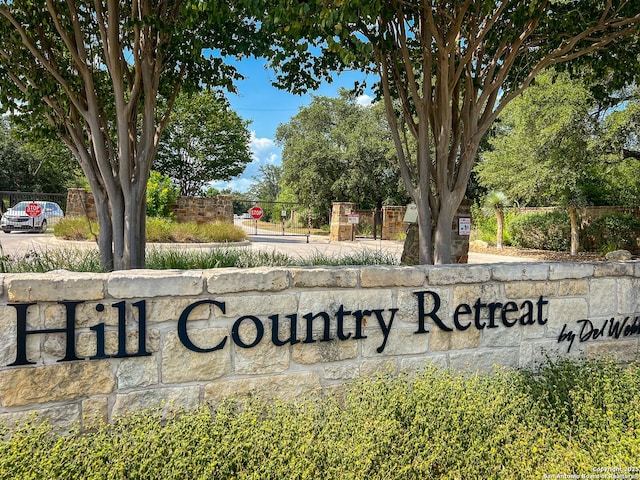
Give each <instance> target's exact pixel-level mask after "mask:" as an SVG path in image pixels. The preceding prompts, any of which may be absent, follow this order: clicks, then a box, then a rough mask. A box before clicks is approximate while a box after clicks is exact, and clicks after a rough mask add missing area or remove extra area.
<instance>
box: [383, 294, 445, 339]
mask: <svg viewBox="0 0 640 480" xmlns="http://www.w3.org/2000/svg"><path fill="white" fill-rule="evenodd" d="M417 291H427V292H433V293H430V294H425V295H424V296H423V298H424V312H425V313H429V312H432V311H433V310H434V308H435V299H436V298H438V299H439V301H440V307H439V308H438V310H437V312H435V313H436V314H437V315H438V317H439V318H441V319H443V321H444V320H446V319H449V318H451V315H452V311H453V310H452V308H451V304H452V301H451V292H452V289H451V288H443V287H437V288H432V287H427V288H425V289H424V290H416V289H412V290H400V291H399V292H398V294H397V300H396V302H397V304H396V306H397V308H398V313H397V314H396V319H395V322H397V323H409V324H414V325H415V326H416V329H417V327H418V321H419V313H420V311H419V299H420V297H418V296H417V295H416V292H417ZM394 324H395V323H394ZM425 325H427V326H433V325H434V323H433V320H432V319H431V318H429V317H427V318H426V320H425ZM427 328H428V327H427Z"/></svg>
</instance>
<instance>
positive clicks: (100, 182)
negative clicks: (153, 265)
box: [0, 0, 260, 270]
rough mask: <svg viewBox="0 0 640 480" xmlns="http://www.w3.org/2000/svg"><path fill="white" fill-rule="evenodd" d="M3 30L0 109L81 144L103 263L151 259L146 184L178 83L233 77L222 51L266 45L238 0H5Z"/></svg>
mask: <svg viewBox="0 0 640 480" xmlns="http://www.w3.org/2000/svg"><path fill="white" fill-rule="evenodd" d="M0 32H1V35H2V41H1V42H0V106H1V107H2V110H3V111H5V112H6V111H9V112H11V113H13V114H14V117H15V118H16V119H18V120H21V121H23V122H24V123H26V124H31V125H44V124H47V125H49V126H50V128H51V129H52V131H54V132H55V134H57V135H58V136H59V137H60V138H61V139H62V140H63V141H64V143H65V144H66V146H67V147H68V148H69V149H70V150H71V151H72V152H73V154H74V156H75V158H76V159H77V160H78V162H79V163H80V165H81V167H82V170H83V172H84V174H85V176H86V178H87V181H88V183H89V186H90V187H91V191H92V193H93V195H94V197H95V200H96V209H97V216H98V222H99V224H100V237H99V240H98V245H99V249H100V260H101V263H102V267H103V268H104V269H105V270H112V269H128V268H141V267H144V253H145V252H144V251H145V198H146V195H145V190H146V185H147V180H148V178H149V172H150V169H151V165H152V163H153V160H154V157H155V155H156V152H157V149H158V142H159V139H160V137H161V134H162V131H163V128H164V126H165V124H166V123H167V120H168V118H169V114H170V112H171V109H172V107H173V104H174V100H175V98H176V95H177V94H178V92H179V91H180V90H181V89H183V90H185V91H195V90H199V89H200V88H202V87H203V86H204V84H207V85H208V86H211V87H227V88H231V87H232V80H233V79H234V77H236V73H235V70H234V69H233V68H231V67H230V66H228V65H227V64H225V63H224V61H223V60H222V59H223V58H224V57H225V56H227V55H234V56H239V55H242V54H244V53H246V52H248V51H254V50H256V49H259V48H260V46H259V45H258V43H257V42H258V37H257V36H256V35H254V28H253V25H252V24H251V23H250V22H249V21H247V17H246V15H244V13H243V12H241V11H239V9H238V7H237V5H235V2H232V1H230V0H229V1H225V0H207V1H199V0H131V1H128V2H123V1H117V0H93V1H89V0H66V1H62V0H0ZM213 52H215V55H214V53H213Z"/></svg>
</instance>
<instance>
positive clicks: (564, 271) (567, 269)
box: [549, 262, 594, 280]
mask: <svg viewBox="0 0 640 480" xmlns="http://www.w3.org/2000/svg"><path fill="white" fill-rule="evenodd" d="M593 268H594V267H593V264H591V263H577V262H569V263H551V264H549V280H564V279H567V278H587V277H591V276H593Z"/></svg>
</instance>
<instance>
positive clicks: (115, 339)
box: [45, 328, 160, 358]
mask: <svg viewBox="0 0 640 480" xmlns="http://www.w3.org/2000/svg"><path fill="white" fill-rule="evenodd" d="M104 336H105V341H104V344H105V347H104V350H105V354H106V355H117V353H118V348H119V335H118V332H117V331H116V330H108V331H106V332H105V335H104ZM146 340H147V342H146V350H147V352H148V353H154V352H158V351H159V350H160V332H159V331H158V330H156V329H153V328H152V329H148V330H147V339H146ZM125 342H126V346H127V354H129V355H133V354H135V353H137V352H138V332H137V331H134V330H130V331H127V334H126V340H125ZM65 345H66V344H65V342H64V337H62V336H61V335H60V334H51V335H48V336H47V339H46V342H45V350H46V352H47V353H49V354H50V355H53V356H55V357H58V358H61V357H64V349H65ZM76 354H77V356H78V357H80V358H90V357H93V356H95V355H96V354H97V337H96V334H95V333H94V332H83V333H80V334H79V335H78V340H77V343H76Z"/></svg>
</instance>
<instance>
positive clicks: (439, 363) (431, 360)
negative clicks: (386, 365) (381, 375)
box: [400, 354, 449, 372]
mask: <svg viewBox="0 0 640 480" xmlns="http://www.w3.org/2000/svg"><path fill="white" fill-rule="evenodd" d="M429 366H433V367H436V368H438V369H440V370H445V369H447V368H449V360H448V359H447V355H444V354H443V355H428V356H420V357H415V358H403V359H402V360H400V370H402V371H403V372H420V371H422V370H425V369H426V368H428V367H429Z"/></svg>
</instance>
